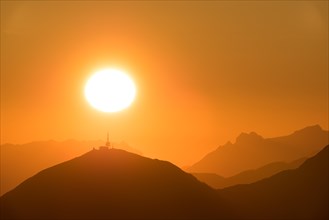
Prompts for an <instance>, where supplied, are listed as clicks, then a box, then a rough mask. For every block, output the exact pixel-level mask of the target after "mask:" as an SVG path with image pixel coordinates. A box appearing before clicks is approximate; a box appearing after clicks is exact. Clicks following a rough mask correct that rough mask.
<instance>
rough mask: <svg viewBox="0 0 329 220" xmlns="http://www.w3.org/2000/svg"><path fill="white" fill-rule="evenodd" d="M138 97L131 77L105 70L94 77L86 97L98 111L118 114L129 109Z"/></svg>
mask: <svg viewBox="0 0 329 220" xmlns="http://www.w3.org/2000/svg"><path fill="white" fill-rule="evenodd" d="M135 95H136V87H135V84H134V82H133V81H132V80H131V79H130V77H129V76H128V75H127V74H125V73H124V72H123V71H121V70H117V69H104V70H101V71H98V72H96V73H95V74H94V75H92V76H91V77H90V78H89V79H88V81H87V84H86V86H85V97H86V99H87V101H88V102H89V103H90V104H91V105H92V106H93V107H94V108H96V109H98V110H100V111H103V112H117V111H120V110H122V109H125V108H127V107H128V106H129V105H130V104H131V103H132V102H133V101H134V98H135Z"/></svg>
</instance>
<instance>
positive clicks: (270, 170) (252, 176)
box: [192, 158, 306, 189]
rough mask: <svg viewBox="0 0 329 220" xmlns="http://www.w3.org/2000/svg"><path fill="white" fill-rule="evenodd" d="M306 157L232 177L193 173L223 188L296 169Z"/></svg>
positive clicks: (276, 163)
mask: <svg viewBox="0 0 329 220" xmlns="http://www.w3.org/2000/svg"><path fill="white" fill-rule="evenodd" d="M305 160H306V158H301V159H299V160H295V161H293V162H291V163H285V162H274V163H270V164H267V165H265V166H263V167H260V168H258V169H255V170H246V171H243V172H241V173H239V174H237V175H234V176H231V177H227V178H224V177H221V176H219V175H217V174H214V173H192V175H193V176H195V177H196V178H197V179H198V180H200V181H201V182H204V183H207V184H208V185H209V186H211V187H212V188H214V189H222V188H226V187H230V186H234V185H238V184H248V183H254V182H257V181H259V180H262V179H264V178H267V177H270V176H273V175H275V174H277V173H279V172H281V171H284V170H290V169H296V168H297V167H299V166H300V165H301V164H302V163H303V162H304V161H305Z"/></svg>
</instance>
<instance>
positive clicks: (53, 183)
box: [0, 149, 231, 219]
mask: <svg viewBox="0 0 329 220" xmlns="http://www.w3.org/2000/svg"><path fill="white" fill-rule="evenodd" d="M0 202H1V203H0V205H1V219H221V218H223V219H227V218H229V217H230V216H231V214H230V213H229V208H228V207H227V206H226V205H225V204H226V203H224V202H223V201H222V200H221V199H220V197H219V196H218V193H217V192H216V191H215V190H213V189H211V188H210V187H208V186H207V185H206V184H203V183H200V182H199V181H198V180H197V179H196V178H195V177H193V176H192V175H190V174H187V173H185V172H183V171H182V170H180V169H179V168H177V167H176V166H174V165H173V164H171V163H169V162H165V161H160V160H152V159H149V158H145V157H142V156H139V155H136V154H132V153H128V152H126V151H123V150H117V149H103V150H93V151H90V152H88V153H86V154H84V155H82V156H80V157H77V158H75V159H72V160H70V161H67V162H64V163H61V164H59V165H56V166H54V167H51V168H48V169H46V170H43V171H41V172H40V173H38V174H37V175H35V176H33V177H31V178H29V179H27V180H26V181H24V182H23V183H22V184H20V185H19V186H18V187H16V188H15V189H14V190H12V191H10V192H8V193H6V194H5V195H4V196H2V197H0Z"/></svg>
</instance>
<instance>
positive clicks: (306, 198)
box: [218, 145, 329, 219]
mask: <svg viewBox="0 0 329 220" xmlns="http://www.w3.org/2000/svg"><path fill="white" fill-rule="evenodd" d="M328 186H329V145H328V146H326V147H325V148H324V149H323V150H322V151H321V152H319V153H318V154H317V155H316V156H314V157H312V158H310V159H308V160H306V161H305V162H304V163H303V164H302V165H301V166H300V167H299V168H297V169H295V170H287V171H283V172H281V173H278V174H276V175H274V176H272V177H270V178H267V179H264V180H261V181H259V182H256V183H252V184H245V185H238V186H232V187H229V188H225V189H222V190H218V192H219V194H220V195H221V197H224V198H226V199H228V201H229V202H230V203H231V204H232V205H233V206H234V207H235V209H236V211H237V212H239V214H240V219H329V192H328V188H329V187H328Z"/></svg>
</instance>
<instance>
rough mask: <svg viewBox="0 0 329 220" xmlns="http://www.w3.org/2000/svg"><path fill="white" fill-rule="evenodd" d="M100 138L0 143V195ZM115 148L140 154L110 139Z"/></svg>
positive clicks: (87, 148)
mask: <svg viewBox="0 0 329 220" xmlns="http://www.w3.org/2000/svg"><path fill="white" fill-rule="evenodd" d="M103 143H104V141H101V140H99V141H76V140H67V141H62V142H58V141H36V142H31V143H27V144H18V145H14V144H4V145H1V146H0V151H1V154H0V158H1V159H0V174H1V178H0V189H1V190H0V196H1V195H3V194H5V193H6V192H8V191H9V190H12V189H13V188H14V187H16V186H17V185H18V184H20V183H21V182H23V181H24V180H26V179H27V178H29V177H31V176H33V175H35V174H36V173H38V172H40V171H41V170H43V169H46V168H48V167H51V166H54V165H56V164H59V163H62V162H64V161H67V160H69V159H71V158H74V157H77V156H79V155H82V154H84V153H86V152H88V151H90V149H91V147H96V146H97V147H98V146H101V145H102V144H103ZM112 144H114V146H115V148H119V149H123V150H127V151H129V152H132V153H136V154H139V155H141V153H140V152H139V151H137V150H135V149H133V148H132V147H130V146H129V145H128V144H126V143H124V142H121V143H112Z"/></svg>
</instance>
